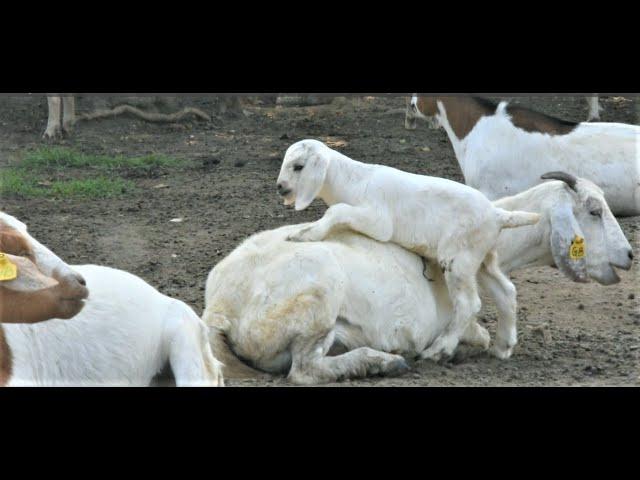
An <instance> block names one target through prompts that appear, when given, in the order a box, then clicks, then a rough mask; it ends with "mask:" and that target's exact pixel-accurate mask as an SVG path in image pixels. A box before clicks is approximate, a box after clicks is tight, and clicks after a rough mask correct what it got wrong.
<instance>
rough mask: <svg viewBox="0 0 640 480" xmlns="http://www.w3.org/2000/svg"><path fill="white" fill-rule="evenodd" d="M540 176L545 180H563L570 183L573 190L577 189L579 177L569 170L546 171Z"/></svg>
mask: <svg viewBox="0 0 640 480" xmlns="http://www.w3.org/2000/svg"><path fill="white" fill-rule="evenodd" d="M540 178H541V179H543V180H561V181H563V182H564V183H566V184H567V185H569V187H570V188H571V190H573V191H575V190H576V182H577V181H578V179H577V178H576V177H575V176H573V175H571V174H570V173H567V172H549V173H545V174H544V175H542V176H541V177H540Z"/></svg>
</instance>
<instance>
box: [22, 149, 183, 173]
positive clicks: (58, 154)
mask: <svg viewBox="0 0 640 480" xmlns="http://www.w3.org/2000/svg"><path fill="white" fill-rule="evenodd" d="M181 164H182V161H181V160H178V159H177V158H173V157H168V156H166V155H156V154H151V155H144V156H141V157H125V156H123V155H116V156H109V155H90V154H86V153H81V152H77V151H75V150H72V149H69V148H63V147H44V148H39V149H37V150H31V151H28V152H26V154H25V155H24V158H23V159H22V161H21V162H20V163H19V166H20V167H22V168H28V169H32V170H35V169H39V168H95V169H99V170H117V169H125V168H126V169H136V170H151V169H154V168H158V167H165V168H168V167H177V166H180V165H181Z"/></svg>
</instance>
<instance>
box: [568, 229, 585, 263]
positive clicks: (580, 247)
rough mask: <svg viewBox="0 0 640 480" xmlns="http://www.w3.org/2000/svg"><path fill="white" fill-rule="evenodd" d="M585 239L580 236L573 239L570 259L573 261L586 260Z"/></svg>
mask: <svg viewBox="0 0 640 480" xmlns="http://www.w3.org/2000/svg"><path fill="white" fill-rule="evenodd" d="M584 246H585V243H584V238H582V237H581V236H579V235H576V236H575V237H573V242H571V247H570V248H569V257H571V259H572V260H580V259H581V258H584Z"/></svg>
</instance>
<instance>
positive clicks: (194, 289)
mask: <svg viewBox="0 0 640 480" xmlns="http://www.w3.org/2000/svg"><path fill="white" fill-rule="evenodd" d="M512 100H513V102H514V103H517V104H521V105H524V106H529V107H533V108H535V109H538V110H540V111H543V112H545V113H548V114H551V115H555V116H558V117H560V118H564V119H566V120H573V121H582V120H584V119H585V118H586V114H587V107H586V102H585V101H584V99H583V98H579V97H552V96H547V97H515V98H513V99H512ZM601 102H602V104H603V106H604V109H605V111H604V114H603V121H616V122H626V123H635V124H638V123H640V120H639V119H640V116H639V115H638V113H639V110H638V108H640V107H639V105H640V101H639V99H638V98H633V97H626V98H622V97H605V98H602V99H601ZM178 103H182V104H185V105H190V106H196V107H199V108H201V109H202V110H204V111H205V112H207V113H210V114H212V115H213V120H212V122H210V123H205V122H200V121H196V120H194V121H188V122H184V123H180V124H151V123H145V122H143V121H140V120H137V119H133V118H126V117H118V118H110V119H104V120H97V121H92V122H82V123H79V124H78V125H77V126H76V129H75V132H74V134H73V136H72V137H71V138H68V139H65V140H62V141H58V142H56V143H58V144H61V145H64V146H68V147H71V148H74V149H77V150H80V151H83V152H85V153H94V154H110V155H111V154H125V155H141V154H147V153H161V154H166V155H171V156H175V157H178V158H184V159H186V160H187V161H188V162H186V164H185V167H183V168H179V169H172V170H165V171H155V172H151V173H149V174H148V175H145V176H142V177H140V176H137V175H131V177H132V179H133V180H134V181H135V182H136V184H137V185H138V187H139V191H138V192H137V193H135V194H130V195H126V196H122V197H117V198H111V199H98V200H91V201H87V200H73V199H19V198H1V199H0V209H2V210H4V211H7V212H8V213H10V214H12V215H15V216H17V217H18V218H20V219H22V220H23V221H25V222H26V223H27V224H28V225H29V228H30V231H31V232H32V234H33V235H34V236H35V237H36V238H38V239H40V241H42V242H43V243H45V244H46V245H48V246H49V247H50V248H51V249H52V250H53V251H55V252H56V253H57V254H58V255H60V256H61V257H62V258H64V259H65V260H66V261H68V262H69V263H72V264H84V263H96V264H102V265H108V266H112V267H116V268H121V269H124V270H128V271H130V272H132V273H134V274H136V275H139V276H140V277H142V278H144V279H145V280H147V281H148V282H149V283H150V284H151V285H153V286H155V287H157V288H158V289H159V290H160V291H161V292H163V293H165V294H167V295H170V296H173V297H176V298H179V299H181V300H183V301H185V302H186V303H188V304H189V305H191V306H192V307H193V308H194V309H195V310H196V312H198V313H200V312H201V311H202V308H203V303H204V298H203V297H204V285H205V280H206V276H207V274H208V272H209V271H210V270H211V268H212V267H213V266H214V265H215V264H216V263H217V262H218V261H219V260H221V259H222V258H223V257H224V256H225V255H227V254H228V253H229V252H230V251H231V250H232V249H233V248H235V247H236V246H237V245H238V243H239V242H240V241H242V240H243V239H244V238H246V237H247V236H248V235H251V234H253V233H255V232H258V231H260V230H264V229H270V228H275V227H278V226H281V225H285V224H290V223H298V222H303V221H310V220H314V219H317V218H319V217H320V216H321V215H322V214H323V212H324V210H325V207H324V205H322V204H321V203H320V202H319V201H316V202H315V203H314V204H313V205H312V206H311V207H310V208H309V209H307V210H306V211H304V212H294V211H293V210H291V209H287V208H285V207H284V206H283V205H282V204H281V202H280V200H279V199H278V197H277V195H276V192H275V180H276V177H277V175H278V171H279V168H280V162H281V159H282V157H283V154H284V152H285V150H286V148H287V147H288V146H289V145H290V144H291V143H293V142H295V141H297V140H300V139H303V138H318V139H320V140H323V141H334V142H344V144H341V143H338V145H342V146H340V147H338V148H340V149H341V151H342V152H344V153H345V154H346V155H349V156H351V157H353V158H356V159H359V160H362V161H365V162H370V163H382V164H387V165H390V166H393V167H397V168H400V169H403V170H406V171H410V172H415V173H422V174H428V175H436V176H442V177H446V178H450V179H453V180H457V181H462V175H461V172H460V169H459V167H458V164H457V162H456V159H455V157H454V154H453V151H452V149H451V146H450V144H449V141H448V139H447V137H446V134H445V132H444V131H442V130H429V129H427V128H426V125H424V124H421V125H419V128H418V129H417V130H416V131H407V130H405V129H404V127H403V123H404V113H403V110H404V99H403V98H401V97H392V96H381V97H375V98H373V97H358V98H349V99H337V100H336V101H334V102H333V103H332V104H329V105H316V106H311V107H291V106H273V105H263V106H260V105H253V106H248V107H246V110H247V111H248V112H249V114H250V115H249V116H248V117H245V116H242V115H240V116H238V115H235V116H233V115H230V114H228V113H227V114H220V113H219V109H218V108H217V105H218V104H219V100H218V99H216V98H211V97H198V98H186V97H183V98H180V99H179V100H178ZM92 107H93V103H92V100H91V99H90V98H82V99H80V101H79V102H78V108H79V110H81V111H83V109H84V111H86V110H89V109H91V108H92ZM46 116H47V111H46V100H45V98H44V97H1V98H0V167H2V166H4V165H7V164H9V163H11V162H15V161H16V158H18V157H17V154H18V152H20V151H22V150H24V149H27V148H37V147H40V146H42V145H43V144H45V141H44V140H42V139H41V135H42V133H43V131H44V129H45V125H46ZM159 184H166V185H168V187H167V188H154V187H156V186H157V185H159ZM177 217H180V218H182V219H183V221H182V222H180V223H173V222H170V221H169V220H171V219H173V218H177ZM620 224H621V225H622V228H623V230H624V232H625V234H626V235H627V238H628V239H629V241H630V242H631V244H632V246H633V247H634V249H635V251H636V252H639V251H640V240H639V235H638V232H639V229H640V217H635V218H624V219H620ZM639 262H640V255H636V259H635V260H634V265H633V268H632V269H631V270H630V271H629V272H622V273H621V277H622V282H620V283H619V284H618V285H615V286H611V287H603V286H600V285H598V284H595V283H589V284H576V283H572V282H570V281H569V280H567V279H565V278H564V277H562V275H561V274H560V273H559V272H558V271H557V270H555V269H552V268H547V267H545V268H532V269H528V270H522V271H519V272H516V274H514V275H513V279H514V282H515V284H516V286H517V288H518V293H519V311H518V320H519V324H518V327H519V332H520V340H519V345H518V346H517V347H516V350H515V353H514V355H513V357H512V358H511V359H510V360H508V361H499V360H496V359H494V358H492V357H490V356H488V355H486V354H484V353H478V352H472V351H469V352H465V351H462V353H461V355H460V356H459V357H457V359H456V360H455V361H454V362H451V363H448V364H445V365H436V364H433V363H431V362H421V363H418V364H415V365H413V370H412V371H411V372H409V373H408V374H406V375H405V376H403V377H399V378H393V379H381V378H372V379H366V380H358V381H346V382H341V383H338V384H335V386H424V385H429V386H450V385H455V386H502V385H508V386H519V385H528V386H557V385H585V386H586V385H590V386H601V385H629V386H632V385H636V386H637V385H640V308H639V305H640V291H639V288H638V271H639V267H638V263H639ZM481 318H482V322H483V323H484V324H485V325H486V326H487V327H488V328H489V330H490V331H491V333H492V334H493V333H494V328H495V321H496V316H495V309H494V307H493V306H492V305H491V304H489V302H485V305H484V307H483V311H482V314H481ZM228 384H229V385H236V386H237V385H246V386H265V385H269V386H271V385H287V383H286V381H285V379H284V378H280V377H278V378H273V379H272V380H268V381H263V380H261V381H228Z"/></svg>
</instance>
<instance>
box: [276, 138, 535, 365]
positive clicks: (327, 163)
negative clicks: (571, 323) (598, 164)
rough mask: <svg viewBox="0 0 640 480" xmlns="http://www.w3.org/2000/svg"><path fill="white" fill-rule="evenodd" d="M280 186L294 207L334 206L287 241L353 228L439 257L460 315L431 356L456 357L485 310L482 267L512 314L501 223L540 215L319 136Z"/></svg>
mask: <svg viewBox="0 0 640 480" xmlns="http://www.w3.org/2000/svg"><path fill="white" fill-rule="evenodd" d="M277 188H278V192H279V194H280V195H281V196H282V197H283V198H284V203H285V205H291V204H294V203H295V208H296V210H303V209H305V208H307V206H309V204H310V203H311V202H312V201H313V200H314V199H315V198H316V197H319V198H321V199H322V200H324V202H325V203H326V204H327V205H329V208H328V209H327V211H326V212H325V214H324V216H323V217H322V218H321V219H320V220H318V221H316V222H314V223H312V224H311V225H309V226H306V227H304V228H302V229H300V230H299V231H298V232H294V233H292V234H291V235H290V236H289V240H293V241H303V242H304V241H306V242H309V241H311V242H313V241H320V240H323V239H324V238H326V237H327V235H329V234H331V233H332V232H333V231H336V230H340V229H345V228H350V229H352V230H354V231H356V232H360V233H363V234H365V235H367V236H369V237H371V238H373V239H374V240H378V241H380V242H388V241H391V242H394V243H397V244H398V245H400V246H402V247H404V248H406V249H408V250H410V251H412V252H415V253H417V254H419V255H421V256H423V257H425V258H429V259H432V260H434V261H437V263H438V265H439V266H440V268H441V269H442V271H443V273H444V277H445V279H446V284H447V288H448V289H449V294H450V296H451V300H452V301H453V306H454V312H455V314H454V318H453V321H452V322H451V324H450V326H449V329H448V330H447V332H445V334H443V335H442V336H441V337H439V338H438V339H437V340H436V341H435V342H434V344H433V345H432V346H431V347H430V350H429V351H428V352H426V353H425V355H426V356H428V357H429V358H432V359H434V360H437V359H439V358H440V357H442V356H451V355H452V354H453V351H454V350H455V348H456V346H457V344H458V339H459V338H460V336H461V335H462V333H463V332H464V331H465V329H466V328H467V326H468V325H469V323H470V322H471V321H472V319H473V317H474V315H475V314H477V313H478V312H479V311H480V306H481V302H480V297H479V296H478V292H477V285H476V282H475V278H476V275H477V273H478V271H479V270H482V272H484V274H486V275H487V276H488V277H489V278H491V279H492V281H493V282H494V283H495V285H496V287H495V288H494V289H493V290H492V292H491V293H492V295H494V296H495V297H500V300H497V301H501V302H508V303H509V304H510V306H511V307H510V308H512V309H513V310H514V312H515V308H516V291H515V287H514V286H513V284H512V283H511V281H510V280H509V278H508V277H507V276H506V275H504V274H503V273H502V272H501V271H500V268H499V264H498V258H497V255H496V252H495V246H496V242H497V240H498V235H499V234H500V231H501V230H502V229H503V228H512V227H520V226H525V225H532V224H535V223H536V222H537V221H538V219H539V215H538V214H537V213H528V212H518V211H512V212H510V211H506V210H503V209H501V208H497V207H495V206H494V205H493V204H492V203H491V202H490V201H489V200H488V199H487V198H486V197H485V196H484V195H482V194H481V193H480V192H479V191H477V190H475V189H473V188H471V187H468V186H466V185H463V184H461V183H457V182H453V181H451V180H447V179H443V178H437V177H427V176H423V175H415V174H412V173H407V172H403V171H401V170H397V169H395V168H391V167H387V166H385V165H371V164H365V163H361V162H357V161H355V160H352V159H350V158H349V157H347V156H345V155H343V154H341V153H339V152H337V151H335V150H332V149H331V148H329V147H327V146H326V145H325V144H323V143H322V142H319V141H317V140H302V141H300V142H297V143H295V144H293V145H291V146H290V147H289V149H288V150H287V152H286V154H285V157H284V160H283V162H282V168H281V169H280V175H279V176H278V182H277ZM425 281H426V280H425ZM504 340H505V341H506V342H507V343H508V344H510V343H511V342H512V340H511V339H504ZM505 348H508V347H505Z"/></svg>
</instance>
